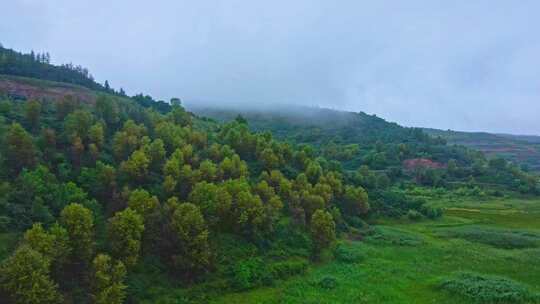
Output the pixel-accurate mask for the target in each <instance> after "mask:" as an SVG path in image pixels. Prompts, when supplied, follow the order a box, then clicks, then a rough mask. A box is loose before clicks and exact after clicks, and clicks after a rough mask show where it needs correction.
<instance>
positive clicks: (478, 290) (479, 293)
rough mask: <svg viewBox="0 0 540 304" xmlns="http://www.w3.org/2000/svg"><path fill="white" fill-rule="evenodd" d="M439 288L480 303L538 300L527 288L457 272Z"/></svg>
mask: <svg viewBox="0 0 540 304" xmlns="http://www.w3.org/2000/svg"><path fill="white" fill-rule="evenodd" d="M440 287H441V288H443V289H445V290H447V291H449V292H452V293H456V294H459V295H461V296H464V297H467V298H470V299H472V300H474V301H477V302H480V303H526V302H533V301H537V300H540V296H539V295H538V294H536V295H535V294H533V293H531V291H530V290H529V289H528V287H527V286H525V285H523V284H521V283H519V282H516V281H513V280H510V279H507V278H503V277H497V276H488V275H483V274H477V273H472V272H459V273H456V274H455V275H453V276H452V277H450V278H448V279H445V280H443V281H442V282H441V283H440Z"/></svg>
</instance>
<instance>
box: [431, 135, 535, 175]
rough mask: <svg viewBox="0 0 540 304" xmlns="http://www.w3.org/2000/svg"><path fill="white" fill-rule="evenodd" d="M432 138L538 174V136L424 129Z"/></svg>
mask: <svg viewBox="0 0 540 304" xmlns="http://www.w3.org/2000/svg"><path fill="white" fill-rule="evenodd" d="M424 131H425V132H426V133H428V134H430V135H433V136H441V137H443V138H444V139H446V140H447V141H448V142H449V143H451V144H457V145H463V146H466V147H469V148H472V149H476V150H478V151H482V152H484V153H485V154H486V155H487V156H490V157H502V158H504V159H506V160H509V161H512V162H514V163H516V164H519V165H521V166H522V168H523V169H525V170H531V171H536V172H540V136H520V135H510V134H490V133H483V132H458V131H450V130H448V131H443V130H436V129H424Z"/></svg>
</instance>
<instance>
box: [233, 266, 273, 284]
mask: <svg viewBox="0 0 540 304" xmlns="http://www.w3.org/2000/svg"><path fill="white" fill-rule="evenodd" d="M272 280H273V279H272V276H271V274H270V272H269V271H268V269H267V268H266V266H265V263H264V262H263V260H262V259H261V258H250V259H247V260H243V261H240V262H238V263H236V265H234V266H233V268H232V270H231V279H230V283H231V286H232V287H233V288H234V289H235V290H246V289H250V288H255V287H259V286H262V285H270V284H271V283H272Z"/></svg>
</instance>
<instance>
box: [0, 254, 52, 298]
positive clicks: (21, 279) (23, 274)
mask: <svg viewBox="0 0 540 304" xmlns="http://www.w3.org/2000/svg"><path fill="white" fill-rule="evenodd" d="M49 267H50V260H49V259H47V258H46V257H44V256H43V255H42V254H40V253H39V252H37V251H35V250H33V249H31V248H30V247H28V246H22V247H19V248H18V249H17V250H16V251H15V252H14V253H13V255H12V256H11V257H10V258H8V259H7V260H6V261H4V263H3V264H2V267H1V268H0V270H1V271H0V273H1V274H0V286H1V287H2V289H4V290H6V291H7V292H8V293H9V294H10V295H11V298H12V300H13V301H14V303H17V304H18V303H21V304H37V303H51V304H53V303H55V304H56V303H61V302H62V296H61V295H60V293H59V291H58V285H57V284H56V283H54V282H53V280H52V279H51V277H50V269H49Z"/></svg>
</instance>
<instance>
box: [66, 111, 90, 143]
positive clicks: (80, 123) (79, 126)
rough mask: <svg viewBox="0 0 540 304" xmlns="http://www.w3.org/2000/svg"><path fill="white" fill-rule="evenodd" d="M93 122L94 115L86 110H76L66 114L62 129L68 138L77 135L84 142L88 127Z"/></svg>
mask: <svg viewBox="0 0 540 304" xmlns="http://www.w3.org/2000/svg"><path fill="white" fill-rule="evenodd" d="M93 123H94V116H93V115H92V113H90V112H88V111H86V110H76V111H74V112H72V113H70V114H69V115H68V116H66V119H65V120H64V131H65V133H66V136H67V137H68V138H73V137H76V136H78V137H79V138H80V139H81V141H82V142H86V139H87V138H88V134H89V131H90V128H91V127H92V125H93Z"/></svg>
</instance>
